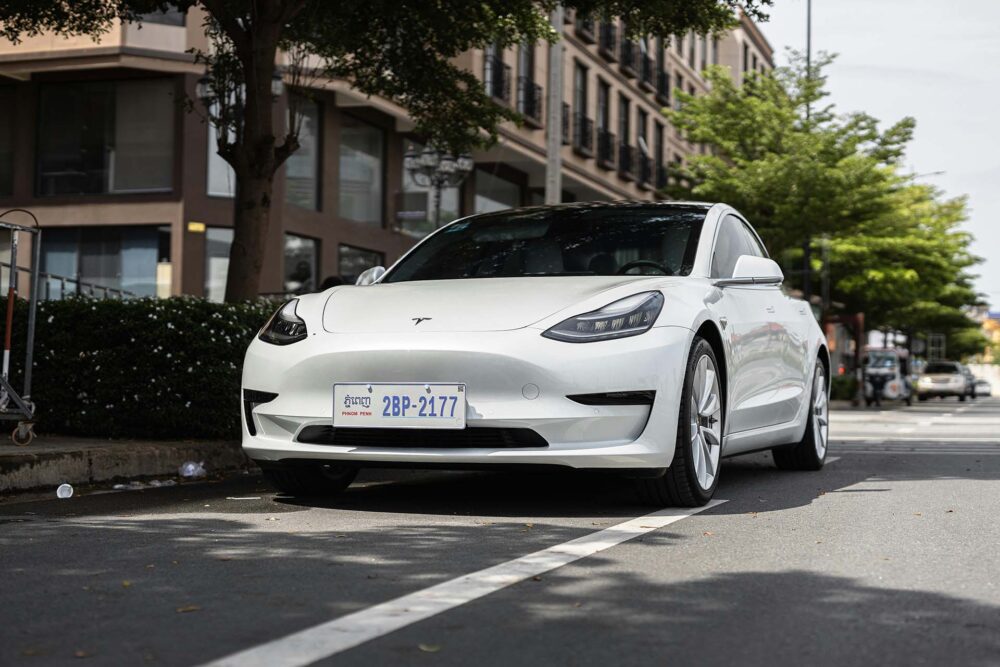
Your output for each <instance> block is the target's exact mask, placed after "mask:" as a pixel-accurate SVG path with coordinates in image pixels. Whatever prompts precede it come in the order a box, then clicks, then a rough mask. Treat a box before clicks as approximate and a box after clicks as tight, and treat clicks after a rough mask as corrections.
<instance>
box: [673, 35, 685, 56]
mask: <svg viewBox="0 0 1000 667" xmlns="http://www.w3.org/2000/svg"><path fill="white" fill-rule="evenodd" d="M674 51H676V52H677V55H679V56H681V57H683V56H684V35H674Z"/></svg>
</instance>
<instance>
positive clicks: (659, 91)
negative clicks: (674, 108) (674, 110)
mask: <svg viewBox="0 0 1000 667" xmlns="http://www.w3.org/2000/svg"><path fill="white" fill-rule="evenodd" d="M656 99H657V100H659V102H660V103H661V104H662V105H663V106H670V72H667V71H666V70H660V71H659V72H657V73H656Z"/></svg>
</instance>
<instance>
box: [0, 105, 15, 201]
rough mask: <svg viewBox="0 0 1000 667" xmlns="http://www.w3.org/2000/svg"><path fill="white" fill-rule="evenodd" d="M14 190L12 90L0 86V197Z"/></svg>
mask: <svg viewBox="0 0 1000 667" xmlns="http://www.w3.org/2000/svg"><path fill="white" fill-rule="evenodd" d="M13 192H14V90H13V89H12V88H0V197H9V196H10V195H11V194H13Z"/></svg>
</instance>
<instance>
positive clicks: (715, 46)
mask: <svg viewBox="0 0 1000 667" xmlns="http://www.w3.org/2000/svg"><path fill="white" fill-rule="evenodd" d="M712 64H713V65H718V64H719V38H718V37H715V38H713V39H712Z"/></svg>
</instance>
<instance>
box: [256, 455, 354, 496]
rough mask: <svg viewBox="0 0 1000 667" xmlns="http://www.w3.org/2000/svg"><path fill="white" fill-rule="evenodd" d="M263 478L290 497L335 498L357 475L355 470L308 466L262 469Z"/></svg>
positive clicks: (340, 467) (333, 466) (341, 467)
mask: <svg viewBox="0 0 1000 667" xmlns="http://www.w3.org/2000/svg"><path fill="white" fill-rule="evenodd" d="M263 472H264V477H265V478H266V479H267V480H268V481H269V482H271V484H273V485H274V486H275V487H277V489H278V490H279V491H281V492H282V493H287V494H288V495H292V496H335V495H337V494H338V493H340V492H342V491H343V490H344V489H346V488H347V487H348V486H350V485H351V482H353V481H354V478H355V477H357V475H358V470H357V468H348V467H345V466H336V465H324V464H319V463H317V464H310V465H303V466H297V467H289V468H264V471H263Z"/></svg>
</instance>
